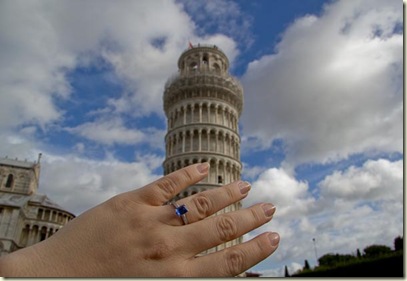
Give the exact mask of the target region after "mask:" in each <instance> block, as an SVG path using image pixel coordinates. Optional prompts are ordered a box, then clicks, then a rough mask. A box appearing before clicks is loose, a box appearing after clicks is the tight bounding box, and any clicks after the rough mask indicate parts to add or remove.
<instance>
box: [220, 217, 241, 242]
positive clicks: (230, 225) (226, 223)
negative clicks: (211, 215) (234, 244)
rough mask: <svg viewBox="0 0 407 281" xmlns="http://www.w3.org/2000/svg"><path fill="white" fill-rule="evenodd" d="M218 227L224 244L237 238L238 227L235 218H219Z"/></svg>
mask: <svg viewBox="0 0 407 281" xmlns="http://www.w3.org/2000/svg"><path fill="white" fill-rule="evenodd" d="M216 227H217V230H218V233H219V238H220V239H221V240H222V241H223V242H227V241H230V240H232V239H233V238H235V237H236V234H237V225H236V222H235V221H234V220H233V218H231V217H230V216H227V215H223V216H219V218H218V221H217V223H216Z"/></svg>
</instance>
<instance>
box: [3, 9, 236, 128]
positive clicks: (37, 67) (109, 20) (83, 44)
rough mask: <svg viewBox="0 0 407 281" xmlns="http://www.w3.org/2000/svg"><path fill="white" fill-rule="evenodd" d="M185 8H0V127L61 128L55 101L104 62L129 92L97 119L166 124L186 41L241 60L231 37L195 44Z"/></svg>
mask: <svg viewBox="0 0 407 281" xmlns="http://www.w3.org/2000/svg"><path fill="white" fill-rule="evenodd" d="M181 8H182V7H181V5H179V4H176V3H174V2H173V1H121V2H120V3H113V2H111V1H86V2H81V3H79V2H73V1H61V2H58V3H57V2H54V1H30V3H26V2H23V1H2V3H1V9H0V10H1V12H0V13H1V14H0V15H1V17H0V26H1V27H0V38H1V43H2V51H1V53H0V87H1V88H0V91H1V92H2V95H1V96H0V119H1V120H2V121H1V122H0V126H4V127H9V128H13V127H14V126H19V125H24V124H32V125H39V126H41V127H42V128H46V125H48V124H50V123H53V122H62V123H63V121H64V119H63V118H64V116H65V112H64V111H63V110H62V109H61V108H59V107H58V105H57V101H58V100H60V99H68V98H69V97H70V93H71V85H70V81H69V80H68V79H67V74H68V73H69V72H70V71H73V70H75V69H76V67H78V66H91V65H92V64H93V63H97V61H95V59H100V58H103V59H104V60H105V61H106V62H108V63H110V64H111V66H112V67H113V71H114V72H115V73H116V75H117V76H118V77H119V79H121V82H122V83H123V87H124V91H123V92H122V93H117V94H118V95H117V96H116V97H114V98H113V97H111V98H108V99H107V100H108V103H107V104H106V105H105V106H104V107H105V108H100V109H99V112H102V113H103V112H104V113H105V114H106V115H108V116H111V115H112V114H119V115H120V114H121V113H126V114H128V113H130V114H131V115H132V116H134V117H141V116H143V115H148V114H151V113H157V114H158V115H159V116H163V109H162V94H163V88H164V84H165V81H166V80H167V78H168V77H169V76H170V74H171V73H174V72H176V71H177V63H176V60H177V58H178V56H179V55H180V53H181V52H182V51H183V50H184V49H185V48H186V47H187V44H188V38H191V37H192V38H194V39H195V40H196V41H197V42H201V41H203V42H202V43H204V42H207V43H213V42H215V43H216V44H217V45H218V46H219V47H221V48H222V49H224V50H225V52H227V53H228V54H231V55H232V56H236V54H237V51H236V44H235V43H234V41H233V40H231V39H230V38H228V37H227V36H224V35H221V34H215V35H213V36H209V35H205V36H204V37H197V36H195V35H194V29H195V24H194V22H193V21H192V20H191V19H190V18H189V16H188V15H187V14H186V13H185V12H184V11H183V10H182V9H181ZM10 27H13V28H10ZM175 31H176V32H175ZM5 120H7V121H5ZM87 125H89V124H84V126H87Z"/></svg>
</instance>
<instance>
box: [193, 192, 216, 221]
mask: <svg viewBox="0 0 407 281" xmlns="http://www.w3.org/2000/svg"><path fill="white" fill-rule="evenodd" d="M193 202H194V204H195V207H196V212H197V218H198V219H199V220H201V219H204V218H206V217H207V216H209V215H210V212H211V209H212V203H211V201H210V200H209V199H208V198H207V197H206V196H204V195H198V196H196V197H195V198H194V199H193Z"/></svg>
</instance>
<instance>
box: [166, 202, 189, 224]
mask: <svg viewBox="0 0 407 281" xmlns="http://www.w3.org/2000/svg"><path fill="white" fill-rule="evenodd" d="M170 205H172V206H174V208H175V214H176V215H177V216H179V217H181V219H182V221H183V222H184V224H188V219H187V215H186V213H187V212H188V208H187V206H185V204H184V205H181V206H180V205H178V203H177V202H170Z"/></svg>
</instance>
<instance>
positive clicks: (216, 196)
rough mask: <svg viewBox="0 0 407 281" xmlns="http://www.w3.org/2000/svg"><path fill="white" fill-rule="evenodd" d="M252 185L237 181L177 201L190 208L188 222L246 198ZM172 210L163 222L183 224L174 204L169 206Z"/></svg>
mask: <svg viewBox="0 0 407 281" xmlns="http://www.w3.org/2000/svg"><path fill="white" fill-rule="evenodd" d="M250 188H251V186H250V184H249V183H248V182H245V181H237V182H233V183H231V184H228V185H224V186H222V187H219V188H215V189H211V190H207V191H204V192H200V193H197V194H195V195H192V196H189V197H186V198H183V199H181V200H179V201H177V204H178V205H184V204H185V206H186V207H187V209H188V213H186V214H185V215H186V216H187V219H188V223H193V222H196V221H199V220H202V219H204V218H206V217H209V216H210V215H212V214H214V213H216V212H218V211H220V210H222V209H223V208H225V207H227V206H229V205H230V204H233V203H235V202H238V201H239V200H242V199H243V198H245V197H246V196H247V194H248V192H249V190H250ZM167 208H169V209H171V208H172V210H171V211H169V212H166V214H167V215H164V216H162V217H161V220H162V222H163V223H166V224H169V225H183V224H184V223H183V220H182V219H181V218H180V217H178V216H177V215H175V211H174V206H168V207H167Z"/></svg>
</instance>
